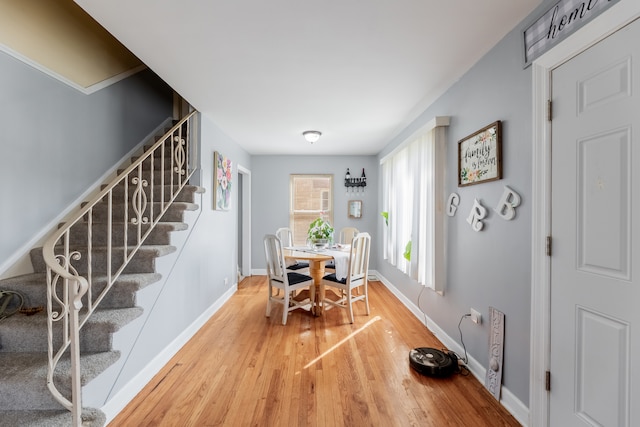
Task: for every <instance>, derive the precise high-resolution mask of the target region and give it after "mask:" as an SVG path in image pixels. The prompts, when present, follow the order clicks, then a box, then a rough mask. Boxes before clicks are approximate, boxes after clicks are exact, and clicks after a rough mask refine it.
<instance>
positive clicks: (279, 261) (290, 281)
mask: <svg viewBox="0 0 640 427" xmlns="http://www.w3.org/2000/svg"><path fill="white" fill-rule="evenodd" d="M264 254H265V258H266V261H267V281H268V288H269V295H268V300H267V313H266V316H267V317H270V315H271V303H272V302H275V303H278V304H282V324H283V325H286V324H287V315H288V314H289V312H290V311H292V310H295V309H298V308H306V307H307V306H309V307H310V309H311V307H312V304H311V300H310V299H309V300H308V301H307V300H303V301H296V300H295V299H293V298H292V294H293V293H294V292H295V291H297V290H301V289H305V288H309V296H310V297H311V296H313V295H315V286H314V283H313V278H312V277H311V276H307V275H306V274H300V273H296V272H295V271H287V268H286V266H285V263H284V254H283V252H282V242H281V241H280V239H279V238H278V237H277V236H276V235H274V234H267V235H266V236H264ZM274 288H275V289H278V290H280V289H282V290H283V292H282V294H283V296H282V297H278V296H277V295H274V293H273V289H274Z"/></svg>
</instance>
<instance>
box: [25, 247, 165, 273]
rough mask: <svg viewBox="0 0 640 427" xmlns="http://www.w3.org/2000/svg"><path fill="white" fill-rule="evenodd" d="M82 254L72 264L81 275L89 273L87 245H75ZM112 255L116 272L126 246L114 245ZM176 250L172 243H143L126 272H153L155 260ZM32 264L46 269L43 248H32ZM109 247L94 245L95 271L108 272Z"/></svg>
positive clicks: (42, 270) (37, 268)
mask: <svg viewBox="0 0 640 427" xmlns="http://www.w3.org/2000/svg"><path fill="white" fill-rule="evenodd" d="M74 249H75V250H76V251H78V252H79V253H80V255H81V257H80V259H79V260H74V261H72V264H73V265H74V266H75V268H76V269H77V270H78V273H79V274H80V275H83V276H84V275H86V274H87V270H88V269H87V265H86V261H85V260H86V259H87V256H86V252H87V248H86V247H75V248H74ZM130 249H131V248H130ZM113 251H114V252H113V253H112V257H111V264H112V272H113V273H115V271H116V270H115V268H119V266H120V265H121V264H122V258H123V255H124V247H114V248H113ZM175 251H176V247H175V246H172V245H143V246H140V248H139V249H138V251H137V252H136V254H135V255H134V257H133V259H132V260H131V261H130V262H129V264H128V265H127V267H126V268H125V270H124V272H125V273H153V272H155V260H156V258H158V257H162V256H165V255H169V254H171V253H173V252H175ZM30 255H31V264H33V269H34V270H35V271H36V272H44V271H46V264H45V262H44V256H43V254H42V249H41V248H36V249H32V250H31V254H30ZM106 258H107V247H94V248H93V251H92V261H93V272H94V274H98V273H100V272H102V273H106V267H107V262H106Z"/></svg>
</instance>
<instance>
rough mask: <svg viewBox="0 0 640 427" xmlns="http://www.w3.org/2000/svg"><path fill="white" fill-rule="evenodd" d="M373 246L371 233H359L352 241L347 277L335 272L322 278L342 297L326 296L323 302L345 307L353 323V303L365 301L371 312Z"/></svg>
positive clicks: (324, 283) (324, 282)
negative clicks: (369, 286) (371, 252)
mask: <svg viewBox="0 0 640 427" xmlns="http://www.w3.org/2000/svg"><path fill="white" fill-rule="evenodd" d="M370 248H371V236H370V235H369V233H364V232H363V233H358V234H357V235H356V236H355V237H354V238H353V240H352V241H351V248H350V251H349V265H348V271H347V277H346V278H345V279H343V280H338V279H337V277H336V274H335V273H331V274H327V275H326V276H324V277H323V278H322V283H323V285H324V286H328V287H331V288H334V289H337V290H339V291H340V298H339V299H338V300H337V301H334V300H332V299H329V298H325V299H324V301H323V304H325V305H326V304H328V305H329V306H335V307H340V308H344V309H346V310H347V312H348V314H349V321H350V322H351V323H353V303H354V302H356V301H364V302H365V307H366V310H367V315H368V314H369V292H368V283H367V282H368V279H369V250H370ZM359 289H362V290H363V293H362V294H357V295H354V291H357V290H359Z"/></svg>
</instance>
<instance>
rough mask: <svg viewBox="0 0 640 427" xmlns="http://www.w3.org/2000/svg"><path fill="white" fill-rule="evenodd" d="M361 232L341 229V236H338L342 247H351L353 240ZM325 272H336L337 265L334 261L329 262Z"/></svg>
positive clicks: (350, 228) (353, 228)
mask: <svg viewBox="0 0 640 427" xmlns="http://www.w3.org/2000/svg"><path fill="white" fill-rule="evenodd" d="M358 233H359V231H358V229H357V228H355V227H343V228H341V229H340V234H338V241H337V242H336V243H339V244H341V245H350V244H351V241H352V240H353V238H354V237H355V236H356V234H358ZM324 268H325V270H335V269H336V265H335V263H334V262H333V261H329V262H327V263H326V265H325V267H324Z"/></svg>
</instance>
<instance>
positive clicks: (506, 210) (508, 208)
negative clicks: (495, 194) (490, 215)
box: [494, 185, 520, 221]
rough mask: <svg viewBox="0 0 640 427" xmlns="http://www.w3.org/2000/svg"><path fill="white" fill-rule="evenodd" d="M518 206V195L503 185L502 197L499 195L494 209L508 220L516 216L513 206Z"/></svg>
mask: <svg viewBox="0 0 640 427" xmlns="http://www.w3.org/2000/svg"><path fill="white" fill-rule="evenodd" d="M518 206H520V195H519V194H518V193H516V192H515V191H513V190H512V189H510V188H509V187H507V186H506V185H505V186H504V192H503V193H502V197H500V201H499V202H498V206H496V208H495V209H494V211H495V212H496V213H497V214H498V215H500V216H501V217H502V218H504V219H506V220H507V221H509V220H512V219H513V217H515V216H516V209H515V208H516V207H518Z"/></svg>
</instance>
